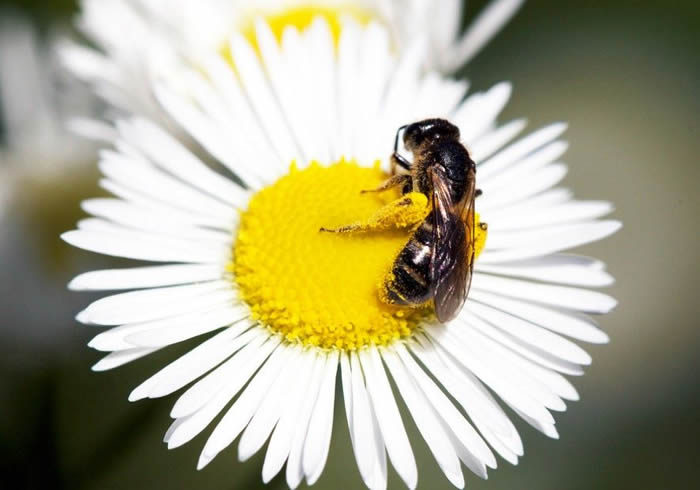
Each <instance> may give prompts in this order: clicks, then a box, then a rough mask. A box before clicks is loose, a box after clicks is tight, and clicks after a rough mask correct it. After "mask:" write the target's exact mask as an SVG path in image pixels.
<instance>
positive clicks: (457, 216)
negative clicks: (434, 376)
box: [428, 167, 475, 323]
mask: <svg viewBox="0 0 700 490" xmlns="http://www.w3.org/2000/svg"><path fill="white" fill-rule="evenodd" d="M428 172H429V175H430V178H431V180H432V184H433V195H432V200H433V216H434V220H435V222H434V223H433V245H432V262H431V264H430V274H431V279H432V281H433V284H434V285H435V286H434V287H435V294H434V298H435V313H436V314H437V317H438V320H440V321H441V322H443V323H444V322H447V321H449V320H452V319H453V318H454V317H455V316H456V315H457V313H458V312H459V310H461V309H462V306H463V305H464V302H465V301H466V299H467V294H468V292H469V287H470V285H471V278H472V270H473V267H474V192H475V189H474V185H475V179H474V178H470V179H468V185H469V188H468V189H467V192H466V193H465V197H464V199H462V201H460V202H459V203H454V202H453V201H452V198H451V196H450V190H449V187H448V186H447V184H446V179H447V176H446V175H445V173H444V170H442V169H441V168H440V167H431V168H430V169H429V170H428ZM472 177H473V176H472Z"/></svg>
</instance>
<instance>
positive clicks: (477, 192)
mask: <svg viewBox="0 0 700 490" xmlns="http://www.w3.org/2000/svg"><path fill="white" fill-rule="evenodd" d="M483 194H484V191H482V190H481V189H477V190H476V192H475V193H474V197H479V196H481V195H483Z"/></svg>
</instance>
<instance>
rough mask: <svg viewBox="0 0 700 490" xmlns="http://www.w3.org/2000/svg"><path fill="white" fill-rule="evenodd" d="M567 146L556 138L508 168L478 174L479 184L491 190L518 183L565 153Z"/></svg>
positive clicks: (486, 189)
mask: <svg viewBox="0 0 700 490" xmlns="http://www.w3.org/2000/svg"><path fill="white" fill-rule="evenodd" d="M568 148H569V144H568V143H567V142H565V141H561V140H557V141H554V142H552V143H548V144H546V145H545V146H543V147H542V148H539V149H538V150H536V151H534V152H532V153H531V154H529V155H528V156H527V157H525V158H523V159H521V160H520V161H518V162H516V163H513V164H512V165H510V166H509V167H508V168H506V169H503V170H502V171H500V172H498V173H497V174H493V175H491V177H490V178H481V176H480V179H479V186H480V187H481V188H483V189H485V190H484V192H487V191H488V192H493V191H496V190H498V189H502V188H504V187H507V186H514V185H518V183H519V182H520V180H521V179H522V178H524V177H527V176H528V175H529V174H531V173H532V172H534V171H535V170H539V169H541V168H543V167H546V166H547V165H549V164H550V163H553V162H554V161H555V160H557V159H558V158H559V157H560V156H562V155H563V154H564V153H566V150H567V149H568Z"/></svg>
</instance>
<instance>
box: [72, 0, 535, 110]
mask: <svg viewBox="0 0 700 490" xmlns="http://www.w3.org/2000/svg"><path fill="white" fill-rule="evenodd" d="M522 3H523V0H493V1H492V2H491V3H490V4H489V5H488V6H487V7H486V8H485V9H483V11H482V12H481V13H480V14H479V15H478V16H477V18H476V19H475V21H474V22H473V23H472V24H471V25H470V26H469V27H468V28H467V29H466V31H465V32H464V33H461V32H460V22H461V19H462V7H463V2H462V0H441V1H440V5H439V8H436V7H435V2H433V1H431V0H408V1H406V0H260V1H256V2H250V1H248V0H197V1H193V0H132V1H129V2H125V1H123V0H83V1H82V2H81V5H82V13H81V15H80V17H79V19H78V26H79V27H80V28H81V30H82V31H83V32H84V33H85V35H86V36H87V37H88V38H89V39H90V40H91V41H93V43H94V44H95V45H96V46H97V47H98V48H99V50H100V51H97V50H95V49H92V48H88V47H85V46H81V45H78V44H74V43H65V44H64V45H63V46H61V51H62V53H63V57H64V60H65V62H66V64H67V65H68V66H69V67H70V69H71V70H72V71H73V72H74V73H76V74H78V75H79V76H80V77H81V78H82V79H84V80H86V81H88V82H90V83H92V84H94V86H95V87H96V90H97V92H98V93H99V94H100V95H101V96H102V97H104V98H105V99H106V100H107V101H108V102H110V103H111V104H113V105H114V106H116V107H118V108H121V109H125V110H126V111H127V112H130V113H134V112H138V113H141V114H146V115H149V116H150V117H154V118H158V119H160V120H161V121H162V122H164V123H165V122H167V120H165V119H162V114H161V113H160V110H159V106H158V103H157V102H156V101H155V100H154V99H153V97H152V94H151V91H150V88H149V87H150V81H151V80H152V79H153V77H154V73H157V72H159V71H160V69H161V68H162V67H163V66H164V65H168V64H170V63H171V62H172V61H173V60H174V59H177V58H180V57H184V58H185V59H186V60H189V61H190V62H191V63H193V64H195V65H196V64H197V63H198V60H200V59H201V58H202V56H203V54H206V53H211V52H212V51H214V50H217V49H220V48H221V47H222V46H225V44H226V40H227V39H228V37H229V35H230V33H231V31H232V30H238V31H239V32H242V33H244V34H246V35H247V37H248V39H249V40H254V22H255V19H256V18H258V17H260V16H262V17H264V18H266V19H267V21H268V22H269V23H270V25H271V26H272V29H273V31H274V32H275V35H276V36H277V37H278V38H281V36H282V33H283V30H284V27H285V26H287V25H292V26H295V27H297V28H300V29H301V28H306V27H308V26H309V24H310V23H311V21H312V20H313V18H314V17H316V16H321V17H323V18H324V19H326V21H328V22H329V23H330V25H331V29H332V31H333V33H334V36H337V34H338V31H339V29H340V25H341V23H342V20H343V19H345V18H351V19H353V20H355V21H356V22H360V23H365V24H366V23H367V22H369V21H370V20H373V21H376V22H380V23H381V24H383V25H384V26H385V27H387V28H388V29H389V31H390V33H391V40H392V43H393V44H394V46H395V48H398V49H399V50H400V51H404V50H405V49H408V47H409V46H410V45H411V43H412V41H413V40H415V39H416V38H418V37H423V38H424V39H425V40H426V41H427V42H426V45H427V47H428V49H429V56H426V57H425V58H424V62H425V64H426V65H427V66H429V67H431V68H437V69H440V70H443V71H448V72H449V71H454V70H456V69H458V68H460V67H461V66H463V65H464V64H465V63H466V62H467V61H469V60H470V59H471V58H472V57H473V56H474V55H476V54H477V53H478V52H479V51H480V50H481V48H483V47H484V45H485V44H486V43H488V41H489V40H490V39H491V38H492V37H493V36H494V35H495V34H496V33H498V31H499V30H500V29H501V27H503V25H504V24H505V23H506V22H507V21H508V20H509V19H510V18H511V17H512V16H513V15H514V14H515V13H516V12H517V10H518V9H519V8H520V6H521V4H522ZM124 26H129V27H128V29H129V33H128V36H125V35H124Z"/></svg>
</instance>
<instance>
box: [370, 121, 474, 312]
mask: <svg viewBox="0 0 700 490" xmlns="http://www.w3.org/2000/svg"><path fill="white" fill-rule="evenodd" d="M405 128H406V131H405V133H404V145H405V147H406V148H407V149H408V150H410V151H412V153H413V157H414V159H413V162H412V163H409V162H408V161H406V160H405V159H403V157H401V156H400V155H399V154H398V152H396V151H395V152H394V155H393V156H392V173H393V174H395V175H396V167H397V166H401V167H403V168H405V169H407V170H408V171H409V172H410V174H407V177H406V179H405V182H404V186H403V192H404V193H406V192H416V191H417V192H420V193H422V194H425V195H426V196H427V197H428V199H429V200H432V209H431V211H430V213H429V214H428V216H427V217H426V218H425V220H424V221H423V222H422V223H421V224H420V225H419V227H418V228H417V229H416V231H415V232H414V233H413V235H412V236H411V238H410V239H409V241H408V243H407V244H406V246H405V247H404V248H403V249H402V250H401V252H399V254H398V256H397V258H396V260H395V261H394V263H393V265H392V269H391V274H390V276H389V278H388V279H387V280H386V281H385V284H384V294H383V296H384V298H385V300H386V301H387V302H389V303H392V304H397V305H406V306H418V305H422V304H425V303H426V302H428V301H430V300H435V309H436V313H437V316H438V319H439V320H441V321H447V320H449V319H451V318H452V317H453V316H454V315H456V313H457V312H458V311H459V309H460V308H461V306H462V305H463V304H464V301H465V299H466V295H467V292H468V289H469V282H470V279H471V270H472V266H473V259H474V247H473V241H474V238H473V237H474V229H473V228H474V206H473V201H474V197H475V179H476V164H475V163H474V161H473V160H472V159H471V158H470V156H469V152H468V151H467V149H466V148H465V147H464V146H463V145H462V144H461V143H460V142H459V129H458V128H457V127H456V126H454V125H452V124H451V123H449V122H448V121H445V120H443V119H427V120H424V121H420V122H417V123H413V124H410V125H408V126H406V127H405ZM402 129H403V128H402ZM399 131H400V130H399ZM397 141H398V134H397ZM409 175H410V181H409V178H408V176H409ZM392 178H393V179H395V180H396V181H397V182H398V181H399V179H398V178H397V177H392Z"/></svg>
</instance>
